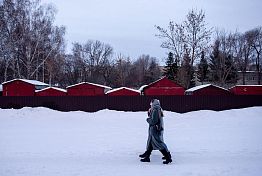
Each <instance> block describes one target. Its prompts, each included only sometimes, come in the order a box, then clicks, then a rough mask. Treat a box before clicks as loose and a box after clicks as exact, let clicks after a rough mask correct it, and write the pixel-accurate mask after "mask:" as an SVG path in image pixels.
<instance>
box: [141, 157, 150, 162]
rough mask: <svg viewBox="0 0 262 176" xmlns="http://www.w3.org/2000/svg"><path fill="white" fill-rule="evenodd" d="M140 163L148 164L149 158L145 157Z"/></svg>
mask: <svg viewBox="0 0 262 176" xmlns="http://www.w3.org/2000/svg"><path fill="white" fill-rule="evenodd" d="M140 161H141V162H150V157H149V156H148V157H145V158H142V159H141V160H140Z"/></svg>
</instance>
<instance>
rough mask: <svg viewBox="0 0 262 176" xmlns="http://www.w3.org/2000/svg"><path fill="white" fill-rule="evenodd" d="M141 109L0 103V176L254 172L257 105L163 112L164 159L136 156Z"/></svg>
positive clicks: (260, 139)
mask: <svg viewBox="0 0 262 176" xmlns="http://www.w3.org/2000/svg"><path fill="white" fill-rule="evenodd" d="M146 114H147V113H146V112H117V111H110V110H102V111H99V112H96V113H86V112H58V111H54V110H50V109H46V108H23V109H20V110H11V109H10V110H4V109H0V176H95V175H98V176H103V175H104V176H126V175H127V176H135V175H141V176H153V175H162V176H168V175H170V176H171V175H172V176H175V175H178V176H195V175H196V176H261V173H262V107H253V108H247V109H238V110H228V111H222V112H214V111H196V112H190V113H185V114H179V113H174V112H164V114H165V117H164V121H165V134H164V138H165V141H166V143H167V145H168V147H169V149H170V151H171V152H172V156H173V163H171V164H169V165H163V164H162V161H161V157H162V156H161V154H160V152H158V151H154V152H153V153H152V157H151V163H141V162H140V161H139V158H138V155H139V154H141V153H143V152H144V150H145V146H146V140H147V130H148V126H147V123H146V122H145V119H146Z"/></svg>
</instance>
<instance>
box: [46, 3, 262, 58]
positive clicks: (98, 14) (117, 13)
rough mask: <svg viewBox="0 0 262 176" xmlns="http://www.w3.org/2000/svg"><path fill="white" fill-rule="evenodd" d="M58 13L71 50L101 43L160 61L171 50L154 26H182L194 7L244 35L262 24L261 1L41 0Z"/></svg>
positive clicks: (211, 23)
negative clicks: (91, 42) (74, 46)
mask: <svg viewBox="0 0 262 176" xmlns="http://www.w3.org/2000/svg"><path fill="white" fill-rule="evenodd" d="M42 2H43V3H50V2H51V3H52V4H54V5H55V7H56V8H57V10H58V13H57V15H56V24H58V25H64V26H66V29H67V34H66V40H67V45H68V51H69V50H70V48H71V43H72V42H76V41H77V42H80V43H84V42H86V41H87V40H89V39H91V40H100V41H102V42H105V43H108V44H110V45H111V46H113V48H114V51H115V53H116V54H118V53H121V54H123V55H125V56H130V57H131V58H137V57H138V56H140V55H142V54H150V55H151V56H154V57H157V58H158V59H159V61H160V62H162V61H163V58H165V57H166V53H167V51H166V50H164V49H162V48H160V44H161V40H160V39H158V38H157V37H155V34H156V33H157V30H156V29H155V27H154V26H155V25H159V26H162V27H166V26H167V25H168V22H169V21H170V20H173V21H174V22H178V23H179V22H181V21H182V20H184V19H185V16H186V14H187V13H188V11H189V10H190V9H192V8H194V9H198V10H200V9H203V10H204V11H205V13H206V22H207V23H208V25H209V26H210V27H218V28H224V29H226V30H228V31H235V30H236V29H237V30H238V31H240V32H243V31H246V30H248V29H251V28H254V27H257V26H262V0H181V1H179V0H42Z"/></svg>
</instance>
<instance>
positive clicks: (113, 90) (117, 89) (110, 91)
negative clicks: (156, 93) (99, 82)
mask: <svg viewBox="0 0 262 176" xmlns="http://www.w3.org/2000/svg"><path fill="white" fill-rule="evenodd" d="M122 89H126V90H130V91H133V92H137V93H141V92H140V91H139V90H136V89H131V88H128V87H119V88H116V89H112V90H109V91H107V92H106V94H109V93H112V92H116V91H119V90H122Z"/></svg>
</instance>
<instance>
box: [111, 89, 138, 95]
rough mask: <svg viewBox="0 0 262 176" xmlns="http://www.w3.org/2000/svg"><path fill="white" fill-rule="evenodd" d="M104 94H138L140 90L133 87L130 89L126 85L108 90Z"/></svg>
mask: <svg viewBox="0 0 262 176" xmlns="http://www.w3.org/2000/svg"><path fill="white" fill-rule="evenodd" d="M106 94H107V95H108V96H139V95H140V91H139V90H135V89H130V88H127V87H120V88H117V89H113V90H109V91H108V92H107V93H106Z"/></svg>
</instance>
